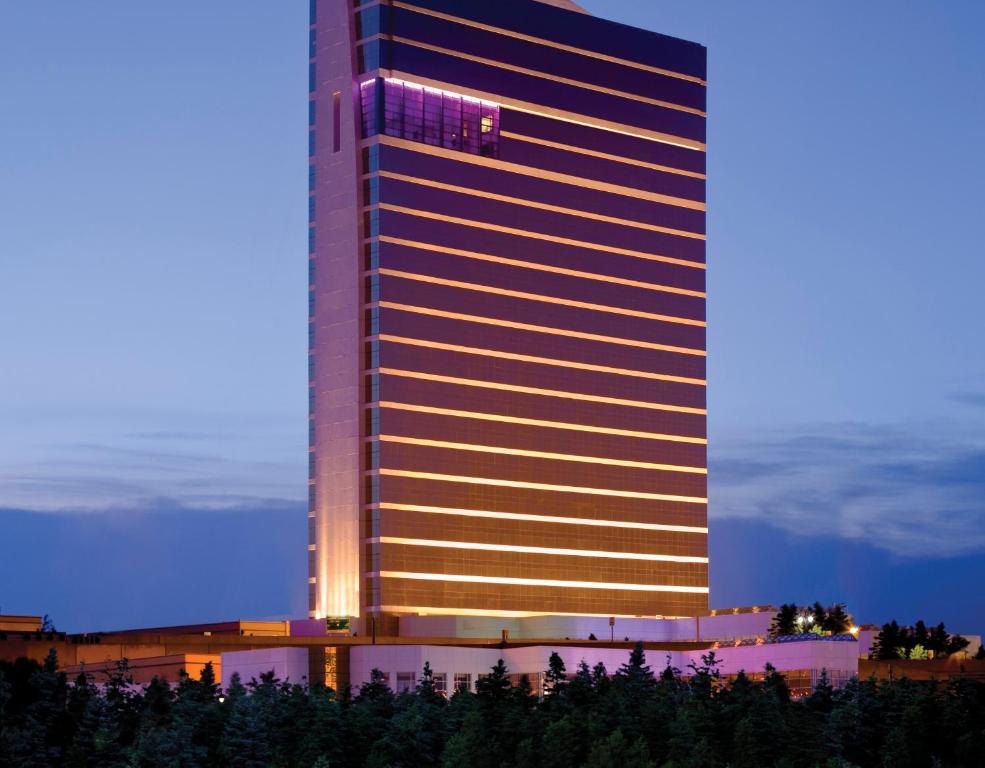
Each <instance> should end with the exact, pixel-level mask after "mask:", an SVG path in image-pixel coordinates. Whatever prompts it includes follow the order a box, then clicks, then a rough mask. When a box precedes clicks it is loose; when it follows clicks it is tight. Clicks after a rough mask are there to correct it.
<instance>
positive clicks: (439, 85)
mask: <svg viewBox="0 0 985 768" xmlns="http://www.w3.org/2000/svg"><path fill="white" fill-rule="evenodd" d="M389 72H390V78H391V79H394V80H403V81H404V82H407V83H414V84H415V85H420V86H423V87H428V88H436V89H438V90H441V91H449V92H451V93H457V94H459V95H461V96H469V97H471V98H473V99H479V100H480V101H488V102H492V103H495V104H499V105H501V106H504V107H508V108H510V109H515V110H516V111H517V112H528V113H529V114H531V115H539V116H542V117H550V118H552V119H554V120H561V121H562V122H565V123H572V124H574V125H584V126H587V127H589V128H597V129H599V130H603V131H609V132H610V133H619V134H622V135H623V136H632V137H633V138H635V139H645V140H647V141H656V142H659V143H661V144H670V145H671V146H675V147H681V148H682V149H690V150H694V151H695V152H704V151H705V144H704V142H701V141H697V140H695V139H688V138H685V137H684V136H677V135H675V134H673V133H663V132H661V131H653V130H650V129H649V128H643V127H641V126H638V125H626V124H625V123H616V122H613V121H612V120H606V119H605V118H602V117H595V116H594V115H581V114H578V113H576V112H569V111H567V110H564V109H556V108H554V107H548V106H545V105H543V104H535V103H533V102H529V101H521V100H519V99H513V98H510V97H509V96H506V95H504V94H501V93H490V92H489V91H480V90H479V89H477V88H466V87H464V86H462V85H460V84H457V83H450V82H447V81H445V80H435V79H433V78H430V77H421V76H419V75H416V74H414V73H412V72H402V71H401V70H399V69H392V70H389Z"/></svg>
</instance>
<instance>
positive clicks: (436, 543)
mask: <svg viewBox="0 0 985 768" xmlns="http://www.w3.org/2000/svg"><path fill="white" fill-rule="evenodd" d="M366 543H367V544H396V545H399V546H405V547H435V548H438V549H462V550H476V551H480V552H512V553H515V554H528V555H560V556H562V557H592V558H599V559H603V560H604V559H611V560H647V561H653V562H660V563H707V562H708V558H707V557H688V556H684V555H651V554H648V553H645V552H609V551H601V550H589V549H559V548H556V547H525V546H520V545H515V544H483V543H481V542H470V541H446V540H444V539H406V538H402V537H399V536H376V537H374V538H371V539H366Z"/></svg>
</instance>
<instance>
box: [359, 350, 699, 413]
mask: <svg viewBox="0 0 985 768" xmlns="http://www.w3.org/2000/svg"><path fill="white" fill-rule="evenodd" d="M372 338H374V337H371V339H372ZM375 338H376V339H378V340H379V341H384V342H390V343H393V344H405V345H407V346H411V347H427V348H429V349H440V350H443V351H445V352H460V353H462V354H466V355H476V356H478V357H493V358H498V359H501V360H515V361H517V362H524V363H537V364H541V365H552V366H556V367H558V368H571V369H575V370H581V371H592V372H595V373H611V374H615V375H617V376H628V377H632V378H639V379H649V380H651V381H668V382H673V383H675V384H693V385H695V386H700V387H703V386H705V381H704V380H703V379H689V378H685V377H683V376H668V375H665V374H662V373H649V372H648V371H633V370H630V369H628V368H609V367H607V366H603V365H591V364H590V363H571V362H568V361H567V360H555V359H553V358H549V357H535V356H533V355H520V354H515V353H513V352H499V351H497V350H494V349H481V348H479V347H465V346H461V345H459V344H445V343H443V342H440V341H429V340H427V339H411V338H408V337H406V336H393V335H390V334H386V333H384V334H380V335H379V336H377V337H375ZM381 372H382V371H381ZM389 372H392V369H390V371H389ZM408 373H409V372H408ZM434 375H437V374H434ZM421 377H422V378H424V377H425V376H424V375H423V374H422V376H421ZM435 380H436V381H446V383H449V384H451V383H455V384H464V383H465V382H467V381H475V380H472V379H457V378H453V377H443V378H440V379H435ZM481 385H482V386H486V388H487V389H503V390H504V391H511V392H527V393H528V394H531V395H542V394H548V393H551V394H552V395H553V396H554V397H567V398H568V399H572V400H587V401H590V402H597V403H610V404H612V405H632V406H635V407H639V408H647V407H649V408H654V407H657V404H654V403H645V402H644V401H640V400H628V399H625V398H619V397H607V396H605V395H584V394H580V393H578V392H566V393H564V394H563V395H562V394H553V393H555V392H557V390H551V389H540V388H537V387H523V386H519V385H510V384H500V383H497V382H481ZM476 386H479V384H477V385H476ZM658 410H675V411H680V412H681V413H699V414H705V413H706V411H705V409H704V408H691V407H685V406H671V405H667V406H664V405H661V406H660V407H659V408H658Z"/></svg>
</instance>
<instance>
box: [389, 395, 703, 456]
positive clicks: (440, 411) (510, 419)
mask: <svg viewBox="0 0 985 768" xmlns="http://www.w3.org/2000/svg"><path fill="white" fill-rule="evenodd" d="M376 405H377V406H378V407H379V408H389V409H391V410H395V411H412V412H415V413H428V414H432V415H435V416H452V417H456V418H462V419H476V420H478V421H494V422H497V423H498V422H504V423H506V424H522V425H524V426H528V427H547V428H549V429H564V430H572V431H574V432H591V433H592V434H602V435H616V436H618V437H638V438H643V439H645V440H664V441H667V442H671V443H691V444H693V445H706V444H707V443H708V441H707V440H706V439H705V438H703V437H685V436H683V435H665V434H662V433H659V432H639V431H637V430H634V429H615V428H614V427H595V426H592V425H589V424H571V423H569V422H564V421H547V420H545V419H525V418H522V417H520V416H504V415H502V414H498V413H479V412H477V411H463V410H457V409H455V408H437V407H435V406H431V405H410V404H408V403H395V402H392V401H389V400H382V401H380V402H378V403H376Z"/></svg>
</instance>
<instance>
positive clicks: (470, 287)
mask: <svg viewBox="0 0 985 768" xmlns="http://www.w3.org/2000/svg"><path fill="white" fill-rule="evenodd" d="M377 272H379V274H381V275H391V276H392V277H399V278H402V279H404V280H415V281H417V282H421V283H431V284H432V285H443V286H446V287H448V288H460V289H462V290H464V291H476V292H477V293H490V294H493V295H496V296H508V297H510V298H512V299H524V300H526V301H540V302H544V303H546V304H558V305H560V306H564V307H573V308H574V309H587V310H589V311H592V312H607V313H609V314H612V315H624V316H626V317H639V318H641V319H644V320H655V321H657V322H661V323H675V324H677V325H690V326H694V327H697V328H705V327H707V325H708V324H707V323H706V322H705V321H704V320H692V319H690V318H687V317H674V316H673V315H659V314H656V313H655V312H642V311H640V310H636V309H624V308H623V307H613V306H608V305H605V304H592V303H590V302H587V301H578V300H576V299H562V298H558V297H557V296H547V295H545V294H541V293H527V292H526V291H514V290H510V289H508V288H497V287H495V286H491V285H479V284H478V283H466V282H462V281H461V280H448V279H446V278H443V277H432V276H431V275H420V274H416V273H413V272H404V271H402V270H398V269H390V268H388V267H380V269H378V270H377ZM673 351H677V350H676V349H675V350H673Z"/></svg>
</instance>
